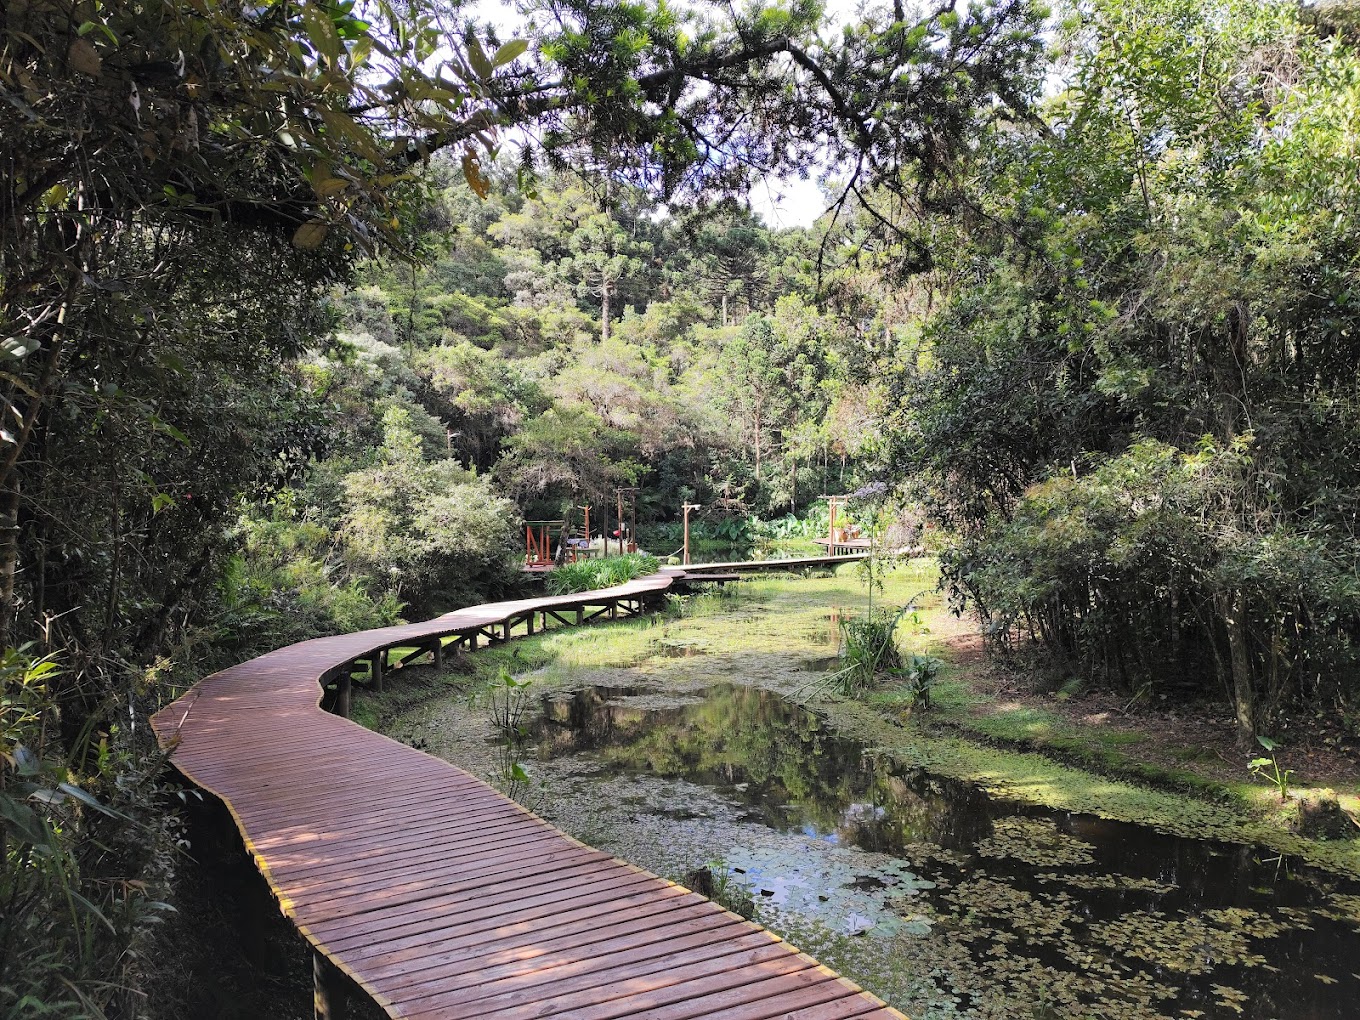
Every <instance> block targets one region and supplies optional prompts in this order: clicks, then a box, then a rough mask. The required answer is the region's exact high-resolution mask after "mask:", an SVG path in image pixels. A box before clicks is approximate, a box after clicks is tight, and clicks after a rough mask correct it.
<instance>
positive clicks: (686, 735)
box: [535, 684, 991, 850]
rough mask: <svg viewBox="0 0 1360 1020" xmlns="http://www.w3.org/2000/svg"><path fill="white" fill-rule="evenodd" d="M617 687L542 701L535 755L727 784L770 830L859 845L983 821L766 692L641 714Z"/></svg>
mask: <svg viewBox="0 0 1360 1020" xmlns="http://www.w3.org/2000/svg"><path fill="white" fill-rule="evenodd" d="M623 693H625V692H623V691H620V690H618V689H613V690H610V689H605V688H592V689H587V690H584V691H581V692H580V693H579V694H578V695H577V696H576V697H574V698H573V699H572V700H571V701H569V702H545V705H544V718H543V720H542V721H541V722H540V723H539V725H538V728H537V730H536V732H535V736H536V738H537V739H538V741H539V749H540V753H541V754H544V755H547V756H556V755H561V754H567V753H574V752H578V751H598V752H599V753H600V754H601V756H602V757H603V758H604V759H605V760H606V761H608V762H610V763H611V764H613V765H614V766H615V767H617V768H619V769H620V770H623V771H633V772H646V773H650V774H653V775H658V776H666V777H674V778H683V779H687V780H690V781H691V782H696V783H700V784H703V785H708V786H717V787H725V788H737V787H740V788H741V789H739V790H738V791H737V795H738V796H740V797H741V798H742V799H743V800H744V801H745V802H746V804H747V805H748V806H749V807H750V809H751V811H752V813H753V814H754V815H756V816H757V818H758V819H759V820H760V821H761V822H763V823H764V824H766V825H769V826H770V827H772V828H776V829H803V830H806V831H809V832H816V833H819V834H824V835H827V836H830V835H832V834H834V835H835V838H837V839H838V840H839V841H840V842H843V843H847V844H852V845H855V846H860V847H863V848H865V849H870V850H892V849H895V848H897V847H900V846H902V845H904V844H906V843H912V842H917V841H930V842H936V843H940V844H942V845H944V846H947V847H961V846H966V845H971V843H972V842H974V841H975V840H976V839H977V838H978V837H979V836H981V835H985V833H986V832H987V830H988V829H989V828H990V824H991V823H990V816H991V812H990V809H989V804H988V801H987V799H986V797H985V796H984V795H983V794H981V793H980V792H979V791H977V790H976V789H974V788H972V787H968V786H966V785H964V784H960V783H948V782H946V781H942V780H939V779H933V778H930V777H927V776H925V775H924V774H920V773H917V774H912V775H900V774H894V773H893V772H892V771H891V770H890V767H889V766H888V765H887V764H886V763H879V762H874V761H872V760H869V759H866V758H865V757H864V755H863V747H862V745H861V744H859V743H858V742H856V741H852V740H848V739H846V738H843V737H839V736H837V735H835V734H833V733H830V732H829V731H827V729H826V728H825V726H824V724H823V723H822V721H821V720H820V719H818V718H817V716H815V715H813V714H812V713H811V712H807V711H805V710H803V709H801V708H799V707H798V706H796V705H793V704H790V703H789V702H788V701H786V700H784V699H783V698H780V697H779V696H777V695H775V694H771V693H770V692H768V691H762V690H758V689H755V688H750V687H741V686H736V685H726V684H724V685H719V686H716V687H713V688H710V689H709V690H708V691H707V692H706V695H705V698H704V700H703V701H702V702H699V703H695V704H691V705H684V706H681V707H677V708H664V709H657V710H644V709H639V708H635V707H631V706H628V705H620V704H617V703H611V702H613V701H615V699H617V698H619V697H620V695H621V694H623Z"/></svg>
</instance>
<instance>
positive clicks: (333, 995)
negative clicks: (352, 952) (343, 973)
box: [312, 950, 345, 1020]
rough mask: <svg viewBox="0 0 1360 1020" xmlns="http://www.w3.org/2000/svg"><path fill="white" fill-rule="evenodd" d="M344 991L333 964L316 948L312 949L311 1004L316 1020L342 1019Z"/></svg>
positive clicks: (338, 973) (343, 1013)
mask: <svg viewBox="0 0 1360 1020" xmlns="http://www.w3.org/2000/svg"><path fill="white" fill-rule="evenodd" d="M344 996H345V991H344V987H343V986H342V985H341V983H340V972H339V971H338V970H337V969H336V967H335V964H333V963H331V961H330V960H328V959H326V958H325V957H324V956H322V955H321V954H320V953H318V952H316V950H313V951H312V1004H313V1007H314V1009H315V1012H316V1020H342V1018H343V1017H344V1015H345V998H344Z"/></svg>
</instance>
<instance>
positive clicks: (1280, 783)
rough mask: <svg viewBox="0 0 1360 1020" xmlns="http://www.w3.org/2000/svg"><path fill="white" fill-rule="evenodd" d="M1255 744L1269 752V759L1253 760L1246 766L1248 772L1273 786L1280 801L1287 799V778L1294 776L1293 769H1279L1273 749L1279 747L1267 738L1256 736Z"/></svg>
mask: <svg viewBox="0 0 1360 1020" xmlns="http://www.w3.org/2000/svg"><path fill="white" fill-rule="evenodd" d="M1256 742H1257V743H1258V744H1260V745H1261V746H1262V747H1264V748H1265V749H1266V750H1267V751H1269V752H1270V757H1269V758H1253V759H1252V760H1251V764H1249V765H1248V766H1247V769H1248V771H1250V772H1251V774H1252V775H1253V776H1260V777H1261V778H1262V779H1265V780H1267V781H1268V782H1270V783H1271V784H1273V785H1274V787H1275V789H1277V790H1279V791H1280V800H1281V801H1286V800H1288V799H1289V777H1290V776H1292V775H1293V774H1294V770H1293V769H1283V770H1281V768H1280V763H1279V762H1278V761H1277V760H1276V758H1275V748H1276V747H1278V746H1279V745H1278V744H1277V743H1275V741H1273V740H1271V739H1270V738H1269V737H1262V736H1259V735H1258V736H1257V738H1256Z"/></svg>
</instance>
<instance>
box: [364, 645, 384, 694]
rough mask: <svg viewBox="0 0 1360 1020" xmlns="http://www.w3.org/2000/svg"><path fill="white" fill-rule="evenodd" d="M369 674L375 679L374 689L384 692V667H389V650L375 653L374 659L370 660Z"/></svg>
mask: <svg viewBox="0 0 1360 1020" xmlns="http://www.w3.org/2000/svg"><path fill="white" fill-rule="evenodd" d="M368 664H369V665H368V673H369V676H371V677H372V678H373V689H374V690H375V691H378V692H379V693H381V692H382V689H383V672H384V670H383V667H384V666H386V665H387V649H386V648H384V649H383V650H382V651H380V652H374V653H373V658H371V659H369V660H368Z"/></svg>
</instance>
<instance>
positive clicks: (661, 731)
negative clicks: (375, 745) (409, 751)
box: [394, 579, 1360, 1020]
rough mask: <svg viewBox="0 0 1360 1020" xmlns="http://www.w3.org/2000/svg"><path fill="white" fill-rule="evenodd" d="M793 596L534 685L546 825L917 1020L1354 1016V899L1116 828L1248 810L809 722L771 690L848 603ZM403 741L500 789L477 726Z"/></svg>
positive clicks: (453, 714)
mask: <svg viewBox="0 0 1360 1020" xmlns="http://www.w3.org/2000/svg"><path fill="white" fill-rule="evenodd" d="M759 584H761V585H764V586H766V590H767V591H768V592H770V593H772V594H773V593H777V592H778V590H779V589H778V587H777V585H775V584H774V583H772V582H759ZM797 584H798V585H799V586H819V587H820V588H821V589H822V591H821V593H820V594H817V593H812V594H811V597H805V594H807V593H804V592H803V591H802V589H801V587H800V588H797V589H793V588H791V589H790V590H793V591H796V592H797V594H795V595H792V596H790V597H789V599H788V601H787V602H785V600H784V597H783V596H780V602H779V606H778V609H777V611H770V612H753V611H750V609H749V607H745V610H744V611H743V613H742V614H741V615H743V616H744V617H747V618H748V619H747V620H746V622H745V623H744V624H743V625H742V628H741V629H740V631H739V632H734V633H735V634H736V638H735V640H733V641H730V642H729V641H727V639H726V635H727V634H728V633H729V632H728V630H727V628H728V627H729V626H730V624H731V621H730V619H724V617H723V616H722V615H721V614H719V615H716V616H713V617H702V618H691V619H684V620H668V621H664V622H661V623H658V624H655V625H653V626H652V627H649V628H642V627H636V629H635V631H634V632H633V633H632V635H631V636H630V637H629V641H632V642H634V643H635V644H634V645H633V646H631V647H632V649H633V651H634V652H636V650H637V648H639V647H642V648H647V647H650V648H651V651H650V652H649V653H648V654H646V655H637V654H630V652H629V648H630V646H629V643H628V641H624V640H622V639H620V638H617V637H613V636H610V637H609V638H608V640H607V641H606V642H604V644H605V646H606V649H607V654H608V657H609V660H610V662H611V663H613V665H604V664H602V663H601V662H600V661H599V660H598V659H594V658H593V657H592V653H591V650H590V646H589V637H590V635H591V634H592V633H599V634H602V635H603V634H604V633H605V632H604V631H599V632H590V631H586V632H580V633H576V634H570V635H569V634H568V633H566V632H564V633H563V634H560V635H554V636H553V637H554V638H555V640H557V641H559V642H563V643H564V644H565V643H566V639H567V638H568V637H570V639H571V640H570V644H569V645H568V648H569V651H570V655H571V658H572V661H573V662H574V663H575V665H573V666H571V667H569V668H563V667H562V665H561V663H560V662H559V664H558V667H557V668H556V669H550V670H549V671H547V672H546V673H545V674H543V675H542V676H541V677H540V678H539V680H541V682H542V687H543V689H544V696H543V697H542V698H541V705H540V707H541V711H540V713H539V718H538V720H537V721H536V723H535V724H534V726H533V732H532V735H531V740H530V745H531V748H532V753H531V755H530V757H529V758H528V760H527V761H526V767H527V768H529V769H530V770H531V772H532V773H533V774H534V776H535V778H536V780H538V781H541V782H542V783H543V784H544V787H545V789H546V790H547V791H549V793H548V797H547V799H546V800H545V802H544V803H545V808H544V810H545V811H548V812H551V817H552V819H553V820H554V821H555V822H556V823H557V824H559V825H561V826H562V827H564V828H566V829H567V830H568V831H570V832H572V833H573V834H574V835H577V836H578V837H579V838H582V839H584V840H586V841H587V842H591V843H593V844H595V845H598V846H601V847H603V848H605V849H608V850H610V851H612V852H614V853H618V854H620V855H621V856H624V857H626V858H627V859H630V860H633V861H635V862H637V863H639V864H641V865H642V866H644V867H648V868H650V869H652V870H654V871H658V872H660V873H663V874H666V875H669V876H671V877H675V878H677V879H680V878H683V876H685V875H686V874H689V873H691V872H693V870H694V869H695V868H697V867H704V866H706V865H708V864H711V863H712V862H721V867H722V868H724V869H725V872H724V873H725V874H726V875H727V876H728V877H729V878H730V880H731V881H733V882H737V883H740V885H741V887H742V888H743V889H745V890H746V891H747V892H749V894H750V895H751V898H752V903H753V904H754V910H755V913H756V918H757V920H759V921H761V922H762V923H764V924H767V925H769V926H770V927H772V928H773V929H774V930H776V931H778V932H779V933H780V934H782V935H784V936H785V937H786V938H788V939H790V941H792V942H793V943H794V944H796V945H798V946H799V947H800V948H802V949H805V950H807V951H809V952H811V953H813V954H814V955H816V956H818V957H819V958H820V959H822V960H823V962H825V963H827V964H828V965H829V966H832V967H835V968H836V969H838V970H841V971H842V972H844V973H846V974H847V975H849V976H850V977H852V978H853V979H855V980H857V981H859V982H860V983H861V984H863V985H865V986H866V987H868V988H870V989H872V990H874V991H875V992H877V993H878V994H880V995H883V996H884V997H885V998H887V999H889V1001H891V1002H893V1003H894V1004H895V1005H897V1006H898V1007H899V1008H901V1009H903V1011H904V1012H906V1013H907V1014H908V1015H910V1016H912V1017H913V1020H952V1018H957V1017H967V1018H970V1020H1029V1018H1031V1017H1032V1018H1042V1020H1088V1018H1110V1020H1115V1018H1118V1020H1168V1018H1175V1017H1204V1018H1208V1020H1226V1018H1229V1017H1237V1016H1242V1017H1244V1018H1247V1020H1323V1018H1326V1020H1341V1018H1349V1017H1350V1016H1351V1015H1352V1013H1351V1009H1350V1005H1351V1004H1352V1003H1353V1002H1355V1001H1356V1000H1357V997H1358V996H1360V977H1357V976H1356V974H1355V973H1354V971H1355V970H1356V969H1357V968H1355V967H1354V965H1353V964H1351V963H1350V962H1349V959H1348V956H1349V955H1354V954H1355V951H1356V949H1357V947H1360V935H1357V927H1360V891H1357V890H1356V889H1354V888H1349V887H1346V886H1345V885H1344V883H1341V882H1338V881H1337V880H1335V879H1332V878H1328V877H1327V876H1324V875H1320V874H1318V873H1313V872H1308V871H1302V870H1300V869H1299V865H1298V862H1289V861H1287V860H1282V861H1280V862H1278V863H1277V862H1275V861H1273V860H1262V859H1260V858H1261V857H1262V855H1260V854H1259V853H1256V852H1253V851H1252V850H1251V849H1250V848H1249V847H1247V846H1242V845H1236V846H1234V845H1228V844H1221V843H1219V844H1211V843H1205V842H1196V841H1189V840H1181V839H1174V838H1172V837H1169V836H1163V835H1156V834H1155V833H1152V832H1150V831H1149V830H1146V829H1142V828H1136V827H1134V826H1129V825H1121V824H1119V823H1117V822H1111V821H1107V820H1102V817H1101V816H1104V817H1105V818H1111V817H1113V818H1119V817H1140V816H1144V815H1148V814H1149V813H1150V815H1151V817H1153V818H1154V819H1155V820H1157V821H1158V822H1159V823H1161V828H1163V829H1164V830H1172V831H1177V830H1185V831H1186V832H1187V833H1190V834H1204V835H1210V836H1213V837H1218V838H1221V837H1224V836H1237V837H1239V838H1241V837H1242V836H1243V835H1244V834H1248V833H1250V832H1251V831H1252V824H1253V822H1252V820H1251V819H1249V818H1247V817H1246V816H1245V815H1243V814H1241V813H1239V812H1237V811H1236V809H1234V808H1232V807H1230V806H1226V805H1211V804H1205V803H1202V802H1198V801H1193V800H1191V799H1190V798H1186V797H1182V796H1178V795H1175V794H1161V793H1157V792H1155V791H1146V790H1140V789H1138V788H1136V787H1133V786H1130V785H1129V784H1121V783H1117V782H1113V781H1110V780H1106V779H1102V778H1100V777H1095V776H1092V775H1089V774H1087V773H1082V772H1080V770H1076V769H1068V768H1065V767H1063V766H1056V765H1054V764H1053V763H1052V762H1047V761H1045V760H1044V759H1042V758H1040V757H1039V756H1037V755H1022V754H1015V753H1012V752H998V751H995V750H993V749H987V748H978V747H976V746H972V745H969V744H968V743H967V742H966V741H962V740H958V739H957V738H940V737H933V736H930V735H927V734H923V733H921V732H920V731H919V730H916V729H903V728H902V727H900V726H897V725H895V724H893V723H891V722H889V721H886V720H884V719H883V718H882V717H881V716H880V715H878V714H876V713H875V712H874V711H873V710H871V709H868V708H865V707H864V706H862V705H858V704H853V703H837V704H831V705H824V706H821V708H822V710H823V711H824V712H825V715H824V716H823V717H819V716H817V715H813V714H811V713H808V712H803V711H800V710H798V709H797V708H796V707H794V706H792V705H790V704H788V703H787V702H786V701H784V700H783V699H782V698H780V697H779V696H778V695H777V694H774V693H771V691H789V690H792V689H794V687H796V685H797V682H798V678H799V677H800V676H804V677H805V676H806V670H805V668H804V666H803V665H802V664H803V663H806V662H808V661H811V660H813V659H815V658H816V657H817V656H818V655H819V654H823V655H824V654H826V621H825V620H824V619H821V618H820V617H821V616H822V615H824V613H825V604H826V603H825V602H824V601H821V599H823V598H825V597H826V596H827V594H828V593H829V592H831V591H832V590H833V589H837V590H836V592H835V597H836V599H837V600H838V601H837V603H836V604H841V605H849V604H852V601H853V593H852V592H848V591H845V590H842V589H838V588H837V586H839V585H842V584H843V582H842V581H841V579H831V580H827V581H802V582H797ZM663 643H674V644H677V645H679V646H682V647H684V646H694V647H705V648H706V649H707V652H706V654H702V655H695V656H689V655H672V654H667V653H665V652H664V651H661V650H659V647H660V646H661V645H662V644H663ZM601 654H604V653H603V652H602V653H601ZM586 677H588V678H589V682H590V683H592V684H594V685H595V686H594V687H591V688H589V689H581V685H582V683H583V682H584V681H585V678H586ZM733 680H739V681H741V682H742V683H741V684H735V685H734V684H732V683H730V681H733ZM536 682H538V681H536ZM744 684H754V685H759V686H762V687H766V688H769V689H770V690H759V689H755V688H753V687H751V686H744ZM394 732H395V734H396V735H398V736H406V737H409V738H412V739H414V738H420V739H423V740H425V741H426V742H427V743H428V744H429V745H430V747H431V749H432V750H434V751H435V752H436V753H440V754H442V755H444V756H446V757H449V758H451V759H452V760H454V761H457V762H459V763H460V764H464V765H465V766H467V767H470V768H472V769H473V770H474V771H482V770H484V769H485V768H486V767H488V766H487V765H486V762H487V760H488V748H490V747H491V745H489V744H488V743H487V742H486V731H485V727H484V724H483V721H482V719H481V718H480V717H479V715H478V713H477V712H476V711H475V710H473V709H471V708H469V707H468V705H467V704H466V703H465V702H458V703H456V704H455V703H452V702H444V703H435V704H432V705H430V706H427V707H426V708H423V709H420V710H417V711H415V712H413V713H410V714H408V715H407V716H405V717H404V718H403V719H402V720H400V721H399V723H398V725H397V726H396V727H395V728H394ZM847 733H848V734H850V735H852V736H854V737H858V738H860V739H859V740H858V741H856V740H850V739H846V736H845V735H846V734H847ZM920 766H928V767H927V768H922V767H920ZM964 778H966V779H977V780H981V781H982V783H983V785H984V786H985V787H987V788H989V789H990V790H991V791H993V792H994V793H996V792H999V793H1001V794H1002V796H1000V797H997V796H990V797H989V796H987V794H986V793H984V792H983V790H982V789H980V788H978V787H976V786H973V785H971V784H969V783H966V782H960V781H958V780H959V779H964ZM1040 804H1048V805H1052V806H1058V807H1060V808H1062V809H1065V810H1060V811H1057V812H1054V811H1052V810H1039V809H1038V808H1037V807H1036V806H1037V805H1040ZM1072 808H1085V809H1086V813H1081V814H1077V813H1073V811H1072V810H1071V809H1072ZM1149 809H1150V810H1149ZM1206 819H1207V820H1206ZM1244 823H1245V824H1244Z"/></svg>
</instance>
